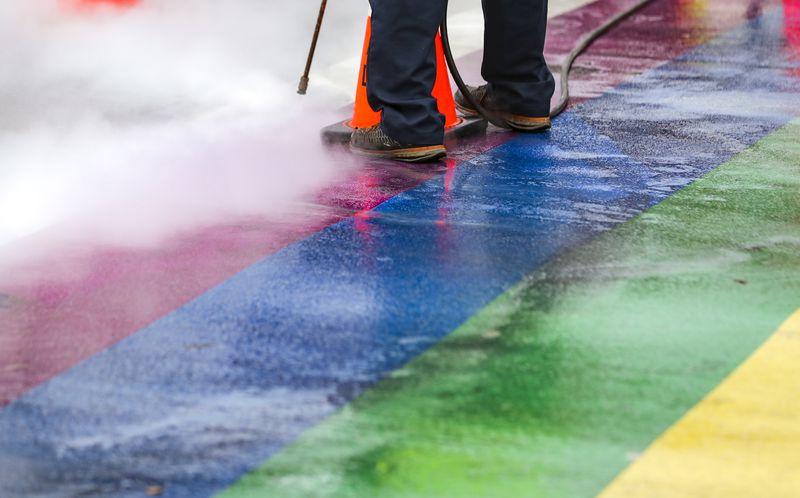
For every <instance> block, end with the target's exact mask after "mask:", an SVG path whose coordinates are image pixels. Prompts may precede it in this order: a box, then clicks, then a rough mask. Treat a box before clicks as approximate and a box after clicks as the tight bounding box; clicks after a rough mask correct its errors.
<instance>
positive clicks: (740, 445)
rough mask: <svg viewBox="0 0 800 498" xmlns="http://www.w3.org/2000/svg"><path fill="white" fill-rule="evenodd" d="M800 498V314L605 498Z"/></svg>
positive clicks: (606, 492)
mask: <svg viewBox="0 0 800 498" xmlns="http://www.w3.org/2000/svg"><path fill="white" fill-rule="evenodd" d="M723 497H724V498H739V497H741V498H762V497H763V498H800V310H798V311H797V312H795V314H794V315H792V316H791V317H790V318H789V320H787V321H786V323H784V324H783V325H782V326H781V328H780V329H778V331H777V332H776V333H775V334H774V335H773V336H772V337H771V338H770V339H769V340H768V341H767V342H766V343H765V344H764V345H763V346H762V347H761V348H759V349H758V350H757V351H756V352H755V353H754V354H753V356H751V357H750V358H749V359H748V360H747V361H746V362H745V363H744V364H742V365H741V366H740V367H739V368H738V369H737V370H736V371H735V372H734V373H733V374H731V376H730V377H728V378H727V379H726V380H725V381H724V382H723V383H722V384H721V385H720V386H719V387H717V389H715V390H714V391H713V392H712V393H711V394H710V395H709V396H708V397H707V398H706V399H705V400H703V401H702V402H701V403H700V404H698V405H697V406H696V407H695V408H693V409H692V410H691V411H690V412H689V413H688V414H687V415H686V416H685V417H684V418H682V419H681V420H680V421H679V422H678V423H677V424H675V425H674V426H673V427H672V428H671V429H669V430H668V431H667V432H666V433H665V434H664V435H663V436H661V437H660V438H659V439H658V440H656V441H655V442H654V443H653V445H652V446H651V447H650V448H649V449H648V450H647V451H646V452H645V453H644V454H643V455H642V457H641V458H640V459H638V460H637V461H636V462H635V463H633V464H632V465H631V466H630V467H628V469H626V470H625V471H624V472H623V473H622V474H620V476H619V477H618V478H617V479H616V480H615V481H614V482H612V483H611V484H610V485H609V486H608V487H607V488H606V489H605V490H604V491H603V492H602V493H600V495H599V498H723Z"/></svg>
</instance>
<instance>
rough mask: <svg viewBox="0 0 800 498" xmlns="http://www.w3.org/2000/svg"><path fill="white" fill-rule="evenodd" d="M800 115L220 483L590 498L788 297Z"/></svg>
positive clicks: (286, 494) (768, 326)
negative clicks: (246, 471) (252, 468)
mask: <svg viewBox="0 0 800 498" xmlns="http://www.w3.org/2000/svg"><path fill="white" fill-rule="evenodd" d="M798 164H800V123H793V124H790V125H789V126H787V127H785V128H783V129H782V130H780V131H778V132H776V133H775V134H773V135H771V136H769V137H767V138H766V139H764V140H763V141H761V142H760V143H759V144H757V145H756V146H755V147H753V148H752V149H750V150H748V151H746V152H745V153H743V154H741V155H739V156H737V157H736V158H734V159H733V160H732V161H730V162H729V163H727V164H725V165H723V166H722V167H720V168H719V169H717V170H715V171H714V172H713V173H711V174H710V175H708V176H707V177H705V178H703V179H701V180H700V181H698V182H696V183H695V184H693V185H691V186H690V187H688V188H686V189H684V190H683V191H681V192H679V193H678V194H676V195H675V196H673V197H671V198H669V199H667V200H666V201H664V202H663V203H662V204H660V205H658V206H656V207H655V208H653V209H652V210H650V211H648V212H647V213H645V214H643V215H642V216H640V217H638V218H637V219H635V220H633V221H631V222H629V223H626V224H625V225H623V226H621V227H620V228H618V229H617V230H615V231H613V232H610V233H608V234H606V235H605V236H603V237H600V238H599V239H597V240H595V241H593V242H592V243H590V244H588V245H586V246H583V247H581V248H579V249H578V250H576V251H573V252H571V253H569V254H565V255H563V256H562V257H560V258H559V259H557V260H555V261H553V262H552V263H551V264H549V265H547V266H546V267H545V268H543V269H541V270H540V271H539V272H537V273H536V274H534V275H532V276H530V277H529V278H528V279H526V280H525V281H524V282H522V283H521V284H520V285H519V286H517V287H516V288H515V289H514V290H513V291H511V292H509V293H507V294H506V295H504V296H502V297H501V298H499V299H498V300H497V301H496V302H494V303H493V304H492V305H490V306H489V307H487V308H486V309H485V310H483V311H482V312H481V313H480V314H478V315H477V316H475V317H474V318H473V319H471V320H470V321H469V322H468V323H466V324H465V325H464V326H463V327H461V328H460V329H459V330H457V331H456V332H455V333H454V334H453V335H452V336H450V337H449V338H447V339H446V340H445V341H443V342H442V343H440V344H439V345H437V346H436V347H434V348H433V349H431V350H430V351H429V352H427V353H425V354H424V355H422V356H421V357H419V358H418V359H417V360H415V361H414V362H412V363H411V364H410V365H409V366H408V367H407V368H405V369H403V370H401V371H398V372H396V373H395V374H394V376H393V377H392V378H390V379H387V380H386V381H385V382H382V383H381V384H379V385H378V386H377V387H376V388H375V389H372V390H371V391H369V392H368V393H367V394H365V395H364V396H363V397H362V398H360V399H358V400H357V401H356V402H354V403H352V404H351V405H350V406H348V407H347V408H346V409H344V410H343V411H342V412H341V413H340V414H338V415H337V416H335V417H333V418H331V419H329V420H328V421H327V422H326V423H324V424H322V425H321V426H319V427H317V428H315V429H314V430H312V431H311V432H309V433H307V434H306V435H305V436H304V437H303V438H302V439H300V440H299V441H297V442H296V444H294V445H292V446H291V447H289V448H287V449H286V450H285V451H284V452H282V453H281V454H279V455H278V456H276V457H275V458H273V459H272V460H270V461H269V462H267V463H266V464H265V465H264V466H263V467H261V468H260V469H258V470H257V471H256V472H253V473H252V474H250V475H249V476H247V477H246V478H244V479H243V480H242V481H240V482H239V483H238V484H237V485H235V486H234V487H232V488H231V489H230V490H228V491H227V492H226V493H224V494H223V496H225V497H226V498H245V497H278V496H279V497H282V498H290V497H315V498H318V497H332V496H335V497H375V496H380V497H452V498H456V497H471V498H472V497H492V498H497V497H505V496H508V497H513V498H519V497H549V498H558V497H564V498H580V497H587V498H588V497H592V496H594V495H596V494H597V493H598V492H600V491H601V490H602V489H603V487H604V486H605V485H606V484H608V483H609V482H610V481H611V480H612V479H613V478H614V477H615V475H617V474H618V473H619V472H620V471H621V470H622V469H624V468H625V467H626V466H627V465H628V464H629V463H630V461H631V460H632V459H635V458H636V456H637V455H638V454H639V453H640V452H642V451H643V450H644V449H645V448H646V447H647V446H648V445H649V443H650V442H651V441H652V440H653V439H655V438H656V437H657V436H658V435H660V434H661V433H662V432H664V430H666V429H667V428H668V427H669V426H670V425H672V424H673V423H674V422H675V421H676V420H677V419H679V418H680V417H681V416H682V415H683V414H684V413H686V412H687V411H688V410H689V409H690V408H691V407H692V406H694V405H695V404H697V403H698V402H699V401H700V400H701V399H702V398H703V397H704V396H705V395H706V394H707V393H708V392H709V391H710V390H712V389H713V388H714V387H715V386H716V385H717V384H719V383H720V382H721V381H722V380H723V379H724V378H725V377H726V376H727V375H728V374H729V373H730V372H731V371H732V370H733V369H734V368H735V367H736V366H737V365H739V364H740V363H741V362H742V361H743V360H744V359H745V358H747V357H748V356H749V355H750V354H751V353H752V352H753V351H754V350H755V349H756V348H757V347H758V346H759V345H760V344H761V343H762V342H763V341H764V340H766V339H767V338H768V337H769V336H770V334H771V333H772V332H773V331H774V330H775V329H776V328H777V327H778V325H779V324H780V323H781V321H782V320H783V319H785V317H786V316H788V315H789V314H790V313H791V312H792V311H793V310H795V309H796V308H797V306H798V304H800V280H799V279H798V278H797V269H798V268H800V196H798V192H799V191H800V174H799V173H800V171H799V169H800V168H798Z"/></svg>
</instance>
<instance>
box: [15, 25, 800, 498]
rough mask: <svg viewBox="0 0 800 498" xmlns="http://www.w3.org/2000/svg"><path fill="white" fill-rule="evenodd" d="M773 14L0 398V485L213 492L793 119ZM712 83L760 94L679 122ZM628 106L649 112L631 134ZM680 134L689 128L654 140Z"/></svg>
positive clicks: (21, 491) (21, 492)
mask: <svg viewBox="0 0 800 498" xmlns="http://www.w3.org/2000/svg"><path fill="white" fill-rule="evenodd" d="M779 20H780V17H779V16H777V15H771V16H768V17H765V18H764V19H762V20H760V21H758V22H754V23H751V24H749V25H747V26H745V27H744V28H742V29H740V30H737V31H736V32H734V33H732V34H730V35H728V36H724V37H722V38H720V39H719V40H717V41H715V42H714V43H712V44H709V45H706V46H704V47H702V48H700V49H698V50H695V51H693V52H692V53H691V54H688V55H687V56H686V57H683V58H681V59H680V60H678V61H676V62H674V63H671V64H669V65H667V66H665V67H663V68H660V69H658V70H656V71H653V72H651V73H649V74H647V75H644V76H643V77H642V78H639V79H638V81H636V82H634V83H632V84H630V85H624V86H623V87H620V88H619V89H617V90H616V91H614V92H612V93H610V94H609V95H606V96H604V97H602V98H600V99H597V100H595V101H592V102H589V103H586V104H585V105H583V106H581V107H580V108H579V109H578V110H577V111H576V112H571V113H569V114H566V115H564V116H563V117H561V118H559V119H558V120H557V122H556V126H555V127H554V130H553V131H552V132H551V133H550V134H549V136H548V135H539V136H520V137H517V138H515V139H513V140H512V141H510V142H508V143H507V144H505V145H503V146H501V147H498V148H497V149H496V150H494V151H492V152H491V153H489V154H486V155H483V156H481V157H479V158H477V159H475V160H473V161H471V162H469V163H467V164H464V165H462V166H460V167H459V168H458V169H457V170H456V172H455V175H454V179H453V183H452V187H451V189H450V190H449V191H446V189H445V187H444V180H443V178H438V179H435V180H432V181H429V182H426V183H424V184H422V185H420V186H419V187H418V188H415V189H413V190H410V191H408V192H406V193H404V194H401V195H398V196H397V197H395V198H393V199H391V200H390V201H388V202H386V203H384V204H383V205H381V206H379V207H378V208H377V209H375V210H374V217H372V218H371V219H369V220H360V221H359V222H355V221H354V220H347V221H344V222H341V223H339V224H337V225H334V226H331V227H329V228H327V229H325V230H323V231H321V232H319V233H317V234H315V235H313V236H312V237H309V238H308V239H305V240H303V241H301V242H299V243H297V244H294V245H292V246H290V247H288V248H286V249H285V250H283V251H281V252H279V253H277V254H274V255H272V256H270V257H268V258H266V259H265V260H263V261H261V262H259V263H258V264H256V265H254V266H252V267H250V268H248V269H246V270H245V271H243V272H241V273H239V274H237V275H236V276H234V277H233V278H231V279H230V280H228V281H226V282H225V283H223V284H222V285H219V286H218V287H216V288H214V289H212V290H211V291H209V292H208V293H206V294H204V295H203V296H201V297H200V298H198V299H197V300H195V301H193V302H191V303H189V304H188V305H186V306H184V307H182V308H180V309H178V310H176V311H175V312H174V313H172V314H170V315H169V316H167V317H165V318H163V319H162V320H159V321H158V322H156V323H154V324H153V325H152V326H150V327H148V328H146V329H145V330H142V331H141V332H139V333H137V334H136V335H134V336H132V337H130V338H128V339H126V340H125V341H122V342H121V343H119V344H118V345H116V346H114V347H113V348H111V349H109V350H107V351H105V352H103V353H101V354H99V355H96V356H94V357H92V358H90V359H89V360H87V361H85V362H83V363H82V364H80V365H78V366H76V367H75V368H73V369H71V370H70V371H69V372H67V373H65V374H63V375H61V376H59V377H57V378H55V379H53V380H52V381H50V382H48V383H46V384H44V385H42V386H40V387H38V388H36V389H34V390H33V391H31V392H30V393H28V394H27V395H25V396H23V397H22V398H20V399H18V400H17V401H16V402H14V403H12V404H11V405H9V406H8V407H6V408H5V409H4V410H3V411H2V412H0V469H1V470H0V472H1V473H2V474H0V496H4V497H6V496H8V497H16V496H25V497H28V498H30V497H36V496H75V495H80V496H122V497H127V496H131V497H133V496H141V495H142V489H143V486H144V485H146V484H151V483H161V484H165V485H166V491H165V494H164V496H169V497H191V498H197V497H203V496H210V495H212V494H213V493H215V492H217V491H219V490H221V489H223V488H225V487H226V486H228V485H229V484H231V483H232V482H234V481H235V480H236V479H237V478H238V477H240V476H241V475H242V474H244V473H245V472H247V471H249V470H250V469H252V468H253V467H254V466H255V465H257V464H258V463H260V462H261V461H263V460H264V459H266V458H268V457H269V456H270V455H272V454H274V453H275V452H277V451H279V450H280V448H281V447H283V446H284V445H286V444H287V443H289V442H291V441H292V440H293V439H295V438H296V437H297V436H298V435H299V434H301V433H302V432H303V431H304V430H306V429H308V428H309V427H311V426H313V425H315V424H317V423H319V422H320V421H321V420H323V419H324V418H325V417H327V416H329V415H330V414H332V413H333V412H334V411H336V410H337V409H338V408H340V407H341V406H342V405H343V404H345V403H347V402H348V401H349V400H352V399H353V398H354V397H356V396H358V395H359V394H360V393H361V392H363V390H364V389H366V388H367V387H369V386H370V385H373V384H374V383H375V382H376V381H377V380H379V379H380V378H381V377H382V376H384V375H385V374H387V373H388V372H390V371H391V370H393V369H395V368H397V367H399V366H401V365H403V364H404V363H406V362H407V361H409V360H410V359H412V358H413V357H415V356H416V355H418V354H420V353H421V352H422V351H424V350H425V349H427V348H429V347H430V346H431V345H432V344H435V343H436V342H437V341H439V340H440V339H441V338H443V337H444V336H446V335H447V334H448V333H449V332H450V331H452V330H453V329H455V328H456V327H458V326H459V325H460V324H461V323H463V322H464V321H465V320H466V319H467V318H469V317H470V316H472V315H473V314H474V313H475V312H477V311H478V310H480V309H481V308H482V307H484V306H485V305H486V304H488V303H489V302H490V301H491V300H492V299H494V298H495V297H496V296H497V295H498V294H500V293H501V292H503V291H504V290H506V289H508V288H509V287H510V286H512V285H513V284H514V283H515V282H517V281H519V280H520V279H521V278H522V277H523V276H524V275H525V274H527V273H529V272H531V271H532V270H534V269H535V268H536V267H538V266H539V265H541V264H542V263H543V262H545V261H546V260H547V259H549V258H551V257H553V255H555V254H557V253H558V252H560V251H563V250H564V249H565V248H567V247H570V246H574V245H575V244H578V243H581V242H583V241H585V240H587V239H589V238H591V237H593V236H594V235H596V234H597V233H599V232H602V231H605V230H608V229H610V228H612V227H614V226H616V225H618V224H620V223H622V222H624V221H625V220H627V219H630V218H631V217H632V216H635V215H636V214H638V213H640V212H642V211H643V210H645V209H647V208H648V207H649V206H652V205H654V204H655V203H657V202H659V201H660V200H662V199H663V198H665V197H666V196H667V195H669V194H670V193H672V192H674V191H676V190H677V189H679V188H680V187H682V186H684V185H685V184H687V183H688V182H690V181H692V180H693V179H696V178H698V177H700V176H702V175H703V174H704V173H706V172H708V171H710V170H711V169H712V168H713V167H715V166H717V165H719V164H720V163H722V162H723V161H724V160H726V159H727V158H729V157H730V156H732V155H733V154H735V153H737V152H739V151H740V150H742V149H743V148H745V147H747V146H749V145H750V144H752V143H754V142H755V141H756V140H758V139H760V138H761V137H763V136H764V135H765V134H767V133H768V132H770V131H772V130H774V129H776V128H777V127H779V126H781V125H783V124H785V123H786V122H787V121H788V120H789V119H790V118H791V117H792V115H794V114H797V112H798V107H800V104H798V102H797V101H796V96H797V94H795V93H792V92H796V91H797V90H796V89H795V88H794V87H793V86H792V85H793V84H796V82H795V81H794V80H792V79H791V77H790V76H788V75H787V74H786V73H785V71H783V70H782V69H781V67H783V56H782V54H781V53H780V52H779V51H774V50H769V49H768V48H764V49H763V50H761V49H762V46H760V45H759V46H753V45H750V44H749V42H748V38H747V37H748V36H751V37H752V36H759V37H761V38H760V40H761V42H764V41H765V40H766V42H767V43H766V45H767V47H770V46H772V47H774V46H775V44H776V43H778V42H777V41H776V40H777V38H778V37H779V36H780V34H779V32H780V30H779V26H777V23H778V22H779ZM705 51H708V52H709V53H713V54H714V56H715V57H716V60H724V58H725V57H728V58H733V57H739V54H740V53H741V52H747V51H751V52H759V51H760V53H758V54H757V55H758V56H759V57H760V58H761V61H760V64H759V69H758V70H752V71H751V70H749V69H750V68H748V67H744V66H742V67H740V70H739V71H737V72H735V74H728V75H719V74H715V73H714V69H713V68H709V65H708V64H707V63H705V62H702V61H700V59H701V58H702V56H703V54H704V53H706V52H705ZM722 67H723V66H720V68H722ZM709 69H710V70H709ZM720 70H721V69H720ZM681 75H682V76H681ZM673 80H674V81H676V82H677V81H681V82H682V83H681V84H680V85H678V84H676V85H670V84H669V83H670V82H671V81H673ZM765 84H767V89H768V90H769V91H761V90H760V89H762V88H764V85H765ZM709 86H713V91H714V92H717V93H715V95H717V96H722V95H729V96H730V95H731V94H732V92H753V91H754V89H758V90H757V91H758V92H760V93H759V95H760V98H762V99H763V101H764V102H765V103H768V104H769V105H770V106H771V107H769V110H768V111H765V112H759V113H756V114H752V113H748V112H738V113H737V112H717V111H716V110H715V111H714V112H712V113H709V112H708V111H709V109H707V108H706V109H700V110H697V111H696V114H695V115H692V116H690V117H681V119H680V120H678V121H676V120H674V119H673V116H674V112H675V111H676V109H675V107H674V106H675V105H677V104H676V103H679V102H680V100H681V99H682V98H685V97H686V96H691V95H701V94H704V93H707V92H708V91H709ZM654 95H656V96H660V98H661V100H654ZM787 96H788V97H791V98H793V99H794V100H791V99H790V100H788V102H789V104H791V105H787ZM778 104H780V106H779V105H778ZM620 109H639V110H646V111H647V112H646V113H645V114H641V115H640V116H639V117H638V119H636V120H635V121H637V123H638V125H637V128H635V129H628V128H625V127H622V126H620V123H619V121H617V120H616V119H615V114H614V113H619V112H621V111H620ZM687 112H688V111H687ZM659 113H662V114H663V115H661V118H660V119H655V118H656V117H658V116H659ZM587 121H590V122H591V125H590V124H587ZM681 123H682V124H681ZM691 127H695V128H697V129H698V130H699V131H698V133H699V135H698V138H697V139H696V140H694V139H692V135H691V132H690V131H689V130H690V128H691ZM679 129H683V130H686V133H687V134H688V135H689V139H688V140H684V141H682V142H681V143H680V144H675V143H672V142H671V141H670V140H669V139H668V137H667V138H665V132H664V130H667V134H669V133H673V131H674V130H679ZM598 130H601V132H598ZM634 132H635V133H634ZM648 133H649V136H648ZM609 137H613V138H614V140H612V139H611V138H609ZM709 137H714V140H713V143H709ZM615 142H616V143H615ZM618 144H619V145H618ZM659 147H663V148H662V149H659Z"/></svg>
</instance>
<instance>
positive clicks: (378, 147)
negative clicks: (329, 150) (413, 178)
mask: <svg viewBox="0 0 800 498" xmlns="http://www.w3.org/2000/svg"><path fill="white" fill-rule="evenodd" d="M350 150H351V151H353V153H354V154H358V155H359V156H366V157H379V158H383V159H394V160H395V161H405V162H409V163H419V162H426V161H434V160H436V159H441V158H443V157H445V156H446V155H447V149H445V148H444V145H441V144H440V145H424V146H419V145H408V144H402V143H400V142H398V141H397V140H395V139H393V138H392V137H390V136H388V135H387V134H386V133H384V132H383V129H382V128H381V125H376V126H373V127H372V128H358V129H356V130H355V131H354V132H353V135H352V136H351V137H350Z"/></svg>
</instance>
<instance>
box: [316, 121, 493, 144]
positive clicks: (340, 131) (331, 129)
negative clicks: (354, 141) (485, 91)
mask: <svg viewBox="0 0 800 498" xmlns="http://www.w3.org/2000/svg"><path fill="white" fill-rule="evenodd" d="M349 122H350V121H349V120H347V121H341V122H339V123H335V124H332V125H330V126H326V127H325V128H323V129H322V130H321V131H320V138H322V142H323V143H325V144H330V145H336V144H340V145H341V144H344V145H346V144H348V143H350V135H352V134H353V128H350V126H349V125H348V123H349ZM487 126H488V123H487V122H486V120H485V119H483V118H481V117H474V118H465V117H461V118H459V123H458V124H457V125H455V126H451V127H450V128H447V129H446V130H445V131H444V134H445V138H449V137H457V138H465V137H469V136H473V135H478V134H481V133H485V132H486V127H487Z"/></svg>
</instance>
